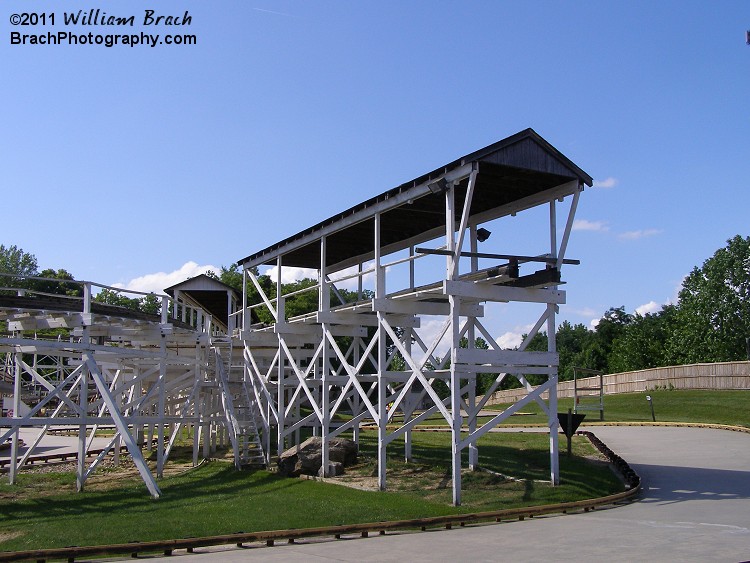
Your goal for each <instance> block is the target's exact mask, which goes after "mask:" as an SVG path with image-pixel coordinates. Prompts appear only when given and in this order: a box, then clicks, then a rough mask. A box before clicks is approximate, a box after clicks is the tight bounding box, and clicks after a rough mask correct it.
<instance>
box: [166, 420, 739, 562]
mask: <svg viewBox="0 0 750 563" xmlns="http://www.w3.org/2000/svg"><path fill="white" fill-rule="evenodd" d="M589 430H592V431H593V432H595V433H596V434H597V436H599V438H601V439H602V440H603V441H604V442H605V443H606V444H607V445H608V446H609V447H610V448H612V449H613V450H614V451H615V452H616V453H618V454H619V455H620V456H622V457H623V458H624V459H625V460H627V461H628V462H629V463H630V464H631V466H632V467H633V468H634V469H635V470H636V471H637V472H638V473H639V474H640V475H641V477H642V479H643V482H644V487H643V488H644V490H643V492H642V494H641V496H640V499H639V501H638V502H635V503H632V504H629V505H627V506H622V507H618V508H612V509H607V510H598V511H595V512H589V513H582V514H572V515H567V516H550V517H545V518H535V519H533V520H526V521H524V522H511V523H502V524H487V525H480V526H471V527H466V528H456V529H453V530H435V531H429V532H421V533H404V534H389V535H387V536H373V537H370V538H368V539H352V540H329V539H325V540H316V541H314V542H310V543H304V544H301V543H300V544H294V545H278V546H276V547H272V548H266V547H252V548H246V549H238V548H235V547H231V548H226V549H215V548H213V549H210V550H209V549H206V550H196V552H195V553H194V554H186V553H185V552H184V551H179V552H175V555H173V556H172V557H169V558H154V559H152V560H157V561H172V562H174V561H175V560H179V561H181V562H184V563H208V562H213V561H222V562H227V563H235V562H247V561H308V562H309V561H313V562H314V561H409V562H421V561H425V562H427V561H430V562H435V561H453V562H455V561H513V562H519V561H534V562H536V561H554V562H557V561H607V562H617V561H622V562H625V561H627V562H632V561H680V562H686V561H701V562H705V561H718V562H724V561H726V562H734V563H736V562H738V561H750V434H742V433H735V432H728V431H722V430H707V429H693V428H664V427H657V428H650V427H596V428H589ZM201 551H203V552H202V553H201Z"/></svg>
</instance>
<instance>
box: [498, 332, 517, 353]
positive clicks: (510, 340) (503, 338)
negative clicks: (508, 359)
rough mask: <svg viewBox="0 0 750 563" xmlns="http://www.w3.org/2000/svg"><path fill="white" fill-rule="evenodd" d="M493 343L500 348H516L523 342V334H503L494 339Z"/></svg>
mask: <svg viewBox="0 0 750 563" xmlns="http://www.w3.org/2000/svg"><path fill="white" fill-rule="evenodd" d="M495 342H497V345H498V346H500V348H509V349H512V348H518V347H519V346H520V345H521V342H523V334H522V333H520V332H505V333H503V334H501V335H500V336H498V337H497V338H495Z"/></svg>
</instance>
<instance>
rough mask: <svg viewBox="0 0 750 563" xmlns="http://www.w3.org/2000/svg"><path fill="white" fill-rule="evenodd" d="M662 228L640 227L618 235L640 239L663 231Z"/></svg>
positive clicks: (630, 238)
mask: <svg viewBox="0 0 750 563" xmlns="http://www.w3.org/2000/svg"><path fill="white" fill-rule="evenodd" d="M662 232H663V231H662V230H661V229H639V230H637V231H627V232H625V233H622V234H620V235H618V238H621V239H623V240H638V239H642V238H646V237H652V236H654V235H658V234H660V233H662Z"/></svg>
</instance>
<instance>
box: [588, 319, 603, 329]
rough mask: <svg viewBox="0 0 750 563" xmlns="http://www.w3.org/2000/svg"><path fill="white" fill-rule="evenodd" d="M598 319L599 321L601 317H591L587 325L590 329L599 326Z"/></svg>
mask: <svg viewBox="0 0 750 563" xmlns="http://www.w3.org/2000/svg"><path fill="white" fill-rule="evenodd" d="M599 321H601V319H591V320H590V321H589V327H590V328H591V330H595V329H596V327H597V326H599Z"/></svg>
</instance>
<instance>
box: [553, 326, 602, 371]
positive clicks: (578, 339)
mask: <svg viewBox="0 0 750 563" xmlns="http://www.w3.org/2000/svg"><path fill="white" fill-rule="evenodd" d="M595 338H596V337H595V334H594V332H592V331H591V330H589V329H588V328H586V327H585V326H584V325H582V324H580V323H579V324H576V325H571V324H570V322H568V321H567V320H566V321H563V322H562V324H561V325H560V326H559V327H557V334H556V344H557V353H558V355H559V356H560V366H559V368H558V375H559V378H560V381H567V380H569V379H573V368H574V367H589V366H588V365H587V359H586V350H587V349H589V348H590V347H591V346H592V345H593V342H594V339H595ZM590 369H593V368H590Z"/></svg>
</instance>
